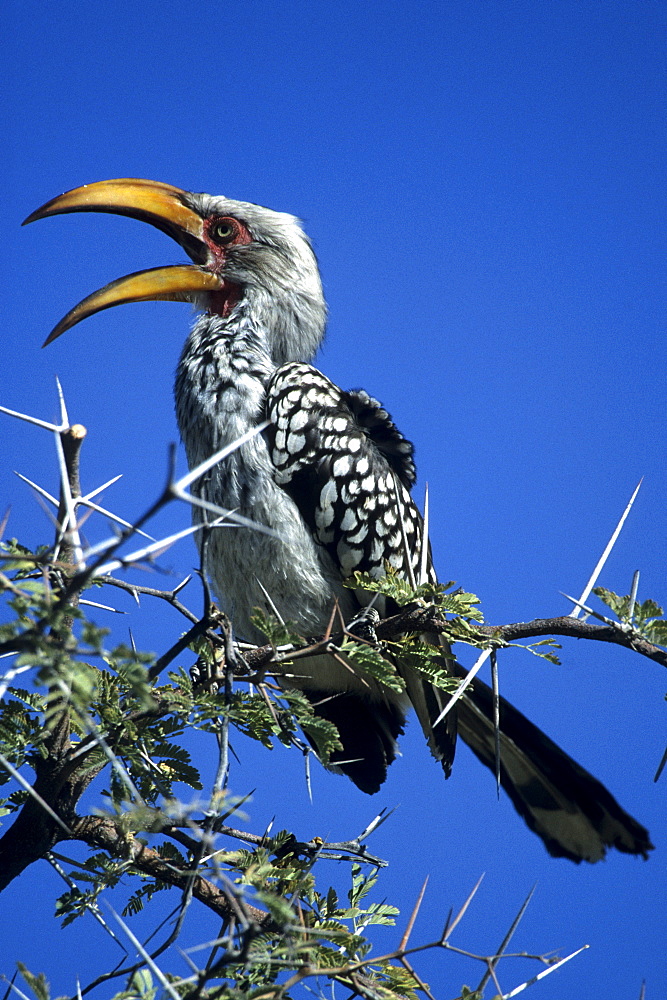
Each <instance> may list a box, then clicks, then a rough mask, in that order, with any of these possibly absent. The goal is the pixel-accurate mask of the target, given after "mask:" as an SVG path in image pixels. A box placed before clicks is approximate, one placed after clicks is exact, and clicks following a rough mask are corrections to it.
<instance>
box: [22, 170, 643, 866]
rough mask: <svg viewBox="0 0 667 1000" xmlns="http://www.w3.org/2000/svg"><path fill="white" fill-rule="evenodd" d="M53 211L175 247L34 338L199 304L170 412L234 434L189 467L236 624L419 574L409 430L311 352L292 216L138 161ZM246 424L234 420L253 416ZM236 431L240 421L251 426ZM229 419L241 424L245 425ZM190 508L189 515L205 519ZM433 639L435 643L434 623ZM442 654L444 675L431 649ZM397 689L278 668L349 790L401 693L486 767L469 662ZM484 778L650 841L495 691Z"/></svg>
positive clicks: (554, 835) (528, 809)
mask: <svg viewBox="0 0 667 1000" xmlns="http://www.w3.org/2000/svg"><path fill="white" fill-rule="evenodd" d="M70 212H109V213H113V214H118V215H125V216H129V217H131V218H133V219H136V220H139V221H143V222H147V223H149V224H151V225H153V226H155V227H157V228H158V229H160V230H161V231H162V232H164V233H166V234H167V235H168V236H169V237H171V238H172V239H173V240H175V241H176V242H177V243H178V244H179V245H180V246H181V248H182V249H183V250H184V251H185V253H186V254H187V255H188V256H189V258H190V260H191V262H192V263H190V264H178V265H171V266H168V267H157V268H152V269H149V270H146V271H139V272H136V273H134V274H130V275H127V276H126V277H124V278H120V279H118V280H117V281H113V282H111V283H110V284H109V285H107V286H105V287H104V288H103V289H100V290H99V291H96V292H94V293H93V294H91V295H89V296H88V297H87V298H85V299H84V300H83V301H82V302H80V303H79V304H78V305H77V306H75V307H74V308H73V309H72V310H71V311H70V312H69V313H68V314H67V315H66V316H65V317H64V318H63V319H62V320H61V321H60V322H59V323H58V324H57V325H56V326H55V327H54V329H53V330H52V332H51V333H50V335H49V336H48V338H47V340H46V342H45V346H46V344H49V343H52V342H53V341H54V340H55V339H56V338H57V337H59V336H60V335H61V334H63V333H64V332H65V331H66V330H69V329H70V328H71V327H73V326H74V325H75V324H77V323H79V322H80V321H81V320H83V319H85V318H87V317H89V316H91V315H93V314H94V313H97V312H99V311H101V310H103V309H107V308H109V307H111V306H116V305H119V304H122V303H127V302H137V301H146V300H174V301H188V302H191V303H192V304H193V305H194V306H195V309H196V310H197V316H196V318H195V320H194V323H193V325H192V327H191V329H190V332H189V334H188V336H187V339H186V341H185V345H184V347H183V350H182V353H181V356H180V360H179V362H178V367H177V371H176V380H175V406H176V416H177V421H178V426H179V430H180V434H181V438H182V440H183V443H184V446H185V451H186V453H187V459H188V463H189V465H190V467H191V468H194V467H196V466H197V465H198V464H199V463H201V462H203V461H204V460H205V459H207V458H209V457H210V456H212V455H213V454H215V453H217V452H218V451H219V450H220V449H222V448H224V447H225V446H227V445H230V446H231V445H233V444H234V443H235V442H238V441H239V440H240V439H243V441H244V443H242V444H241V445H240V446H238V447H237V448H236V449H235V450H233V451H231V453H230V454H228V455H227V457H226V458H224V459H223V460H222V461H220V462H219V463H218V464H216V465H215V466H214V467H213V468H212V469H210V471H209V472H208V473H207V474H206V475H204V476H202V477H200V479H199V480H198V481H196V482H195V484H193V487H192V489H193V492H194V493H195V494H196V495H197V496H198V497H199V498H200V499H201V500H202V501H204V502H208V503H210V504H213V505H215V506H216V507H217V508H224V509H225V510H230V511H235V512H236V515H237V517H239V518H241V519H242V521H241V523H239V524H237V525H236V526H235V527H234V529H233V530H230V529H228V528H227V529H221V530H212V531H211V532H210V534H209V538H208V541H207V548H206V569H207V572H208V574H209V576H210V578H211V580H212V583H213V587H214V590H215V592H216V596H217V598H218V600H219V602H220V604H221V607H222V609H223V610H224V611H225V612H226V613H227V614H228V616H229V618H230V620H231V622H232V624H233V628H234V631H235V635H236V636H238V637H242V638H243V639H245V640H248V641H250V642H255V643H262V642H263V641H265V637H264V636H263V634H262V633H261V631H260V630H259V629H258V627H257V625H256V623H255V622H254V621H253V609H255V608H260V609H264V611H266V612H269V613H271V614H276V615H278V616H280V617H281V618H283V619H284V620H285V621H289V622H292V623H294V625H295V626H296V627H297V628H298V629H299V631H300V633H301V634H303V635H305V636H318V635H319V636H321V635H323V634H326V631H327V628H328V627H329V625H330V622H331V621H332V614H333V612H334V609H336V613H337V614H338V615H339V616H341V618H342V619H343V621H344V622H346V623H350V622H354V621H356V620H357V619H358V618H359V616H360V614H361V615H362V616H363V614H364V608H365V607H366V606H367V605H368V604H369V601H370V595H369V594H368V593H367V592H366V591H364V590H363V589H359V588H357V589H353V588H351V587H350V586H349V585H346V584H348V583H349V579H350V577H351V576H352V575H353V574H354V573H356V572H359V573H365V574H368V575H369V576H370V577H375V578H378V577H382V576H383V575H384V574H385V573H386V572H387V567H390V568H391V570H392V571H393V572H394V573H395V574H397V575H398V576H400V577H403V578H405V579H415V578H419V579H423V578H424V576H425V577H426V578H427V579H428V580H430V581H431V582H434V581H435V579H436V576H435V570H434V568H433V562H432V559H431V555H430V549H429V548H428V540H427V538H426V537H425V531H424V522H423V519H422V516H421V514H420V512H419V510H418V508H417V506H416V504H415V502H414V500H413V498H412V495H411V490H412V487H413V485H414V483H415V478H416V472H415V463H414V450H413V446H412V444H411V443H410V442H409V441H408V440H407V439H406V438H405V437H404V436H403V435H402V434H401V432H400V431H399V430H398V428H397V427H396V426H395V424H394V422H393V420H392V418H391V416H390V415H389V413H388V412H387V410H386V409H385V408H384V407H383V406H382V405H381V403H380V402H378V400H376V399H375V398H374V397H372V396H370V395H369V394H368V393H367V392H365V391H363V390H353V391H344V390H342V389H340V388H339V387H338V386H336V385H335V384H334V383H333V382H331V381H330V380H329V379H328V378H327V377H326V376H325V375H324V374H323V373H321V372H320V371H319V370H318V369H317V368H315V367H314V366H313V364H312V361H313V359H314V356H315V354H316V352H317V350H318V348H319V347H320V345H321V344H322V341H323V337H324V333H325V326H326V320H327V307H326V303H325V300H324V295H323V290H322V282H321V278H320V272H319V266H318V262H317V259H316V255H315V253H314V251H313V247H312V244H311V242H310V240H309V238H308V236H307V235H306V233H305V232H304V229H303V227H302V225H301V223H300V222H299V220H298V219H297V218H295V217H294V216H292V215H290V214H287V213H284V212H277V211H273V210H272V209H269V208H265V207H263V206H261V205H256V204H254V203H251V202H244V201H237V200H233V199H230V198H227V197H223V196H215V195H209V194H202V193H194V192H189V191H186V190H183V189H181V188H179V187H176V186H173V185H170V184H164V183H160V182H156V181H149V180H142V179H137V178H121V179H117V180H106V181H98V182H95V183H92V184H87V185H83V186H82V187H78V188H74V189H73V190H71V191H68V192H66V193H65V194H62V195H59V196H57V197H55V198H53V199H52V200H50V201H48V202H46V203H45V204H44V205H43V206H42V207H41V208H39V209H37V210H36V211H35V212H33V213H32V214H31V215H29V216H28V218H27V219H26V220H25V222H26V223H29V222H33V221H35V220H37V219H43V218H46V217H49V216H54V215H58V214H63V213H70ZM253 431H254V432H255V433H252V432H253ZM248 432H251V433H250V434H249V433H248ZM244 435H246V438H244ZM206 516H207V515H206V513H205V512H204V511H203V509H202V508H200V507H196V508H195V509H194V517H195V519H200V520H204V519H205V518H206ZM431 641H434V640H433V639H432V640H431ZM442 652H443V655H444V656H445V657H446V659H445V660H444V662H445V663H447V664H449V669H450V670H451V672H452V673H454V674H459V675H460V674H462V672H463V671H462V668H461V667H459V666H458V665H457V664H456V663H455V662H454V661H453V659H451V658H449V657H448V650H447V649H446V648H443V650H442ZM402 678H403V682H404V686H405V691H404V692H397V691H395V690H394V689H393V688H389V687H387V686H385V685H382V684H381V683H379V682H377V681H374V680H373V679H371V678H368V677H364V676H361V675H360V673H359V671H358V670H355V669H353V668H351V667H350V665H349V664H346V663H345V662H344V659H343V658H341V657H334V656H330V655H319V656H313V657H310V658H304V659H303V660H301V661H299V670H298V674H297V673H296V672H295V673H294V674H292V675H291V677H290V678H289V679H286V678H283V679H282V683H283V684H288V685H289V686H293V687H297V688H299V689H301V690H302V691H303V693H304V694H305V695H306V697H307V698H308V699H309V701H310V703H311V704H312V706H313V709H314V711H315V713H316V714H317V715H319V716H321V717H322V718H325V719H328V720H329V721H331V722H333V723H334V725H335V726H336V728H337V730H338V734H339V741H340V747H341V749H340V750H338V751H336V752H335V753H334V754H333V755H332V756H331V758H330V760H329V766H330V767H331V768H332V769H334V770H338V771H340V772H342V773H344V774H346V775H347V776H348V777H349V778H350V779H351V780H352V781H353V782H354V783H355V785H357V787H358V788H360V789H361V790H362V791H364V792H367V793H369V794H372V793H375V792H377V791H378V790H379V788H380V786H381V785H382V783H383V782H384V780H385V778H386V775H387V768H388V767H389V765H390V764H391V763H392V761H393V760H394V758H395V756H396V752H397V740H398V738H399V737H400V736H401V735H402V733H403V731H404V726H405V723H406V717H407V713H408V711H409V709H410V707H411V706H412V707H414V709H415V710H416V713H417V717H418V719H419V722H420V724H421V726H422V729H423V731H424V734H425V736H426V739H427V742H428V745H429V748H430V750H431V753H432V754H433V756H434V757H435V758H436V760H438V761H439V762H440V764H441V765H442V768H443V771H444V774H445V777H448V776H449V774H450V772H451V768H452V761H453V756H454V748H455V743H456V735H457V733H458V735H459V736H460V737H461V738H462V740H463V741H464V742H465V743H466V744H467V745H468V746H469V747H470V749H471V750H472V751H473V753H474V754H475V755H476V756H477V757H478V759H479V760H480V761H481V762H482V763H483V764H484V765H485V766H486V767H487V768H489V769H491V770H492V771H493V772H494V773H495V769H496V731H495V724H494V721H493V719H494V713H493V699H492V694H491V690H490V689H489V687H488V686H487V685H486V684H485V683H483V682H482V681H480V680H479V679H476V680H475V682H474V684H473V685H472V687H471V688H468V690H467V691H466V693H465V694H464V695H463V696H462V697H461V698H460V699H459V701H458V702H457V704H456V706H455V708H454V710H453V711H452V712H450V713H449V715H448V716H447V717H446V718H444V719H442V718H441V715H442V710H443V707H444V706H445V705H446V703H447V701H448V698H449V695H448V694H447V693H446V692H444V691H443V690H441V689H440V688H438V687H436V686H434V685H432V684H430V683H429V682H428V680H427V679H426V678H425V676H423V675H422V674H421V673H419V672H417V671H416V670H414V669H410V668H407V667H404V668H403V669H402ZM499 743H500V781H501V784H502V787H503V788H504V790H505V792H506V793H507V794H508V796H509V798H510V800H511V801H512V803H513V805H514V807H515V808H516V810H517V812H518V813H519V815H520V816H521V817H522V818H523V819H524V821H525V822H526V824H527V825H528V827H529V828H530V829H531V830H533V831H534V832H535V833H536V834H537V835H538V836H539V837H540V838H541V840H542V841H543V843H544V845H545V847H546V849H547V851H548V852H549V854H551V855H552V856H554V857H562V858H567V859H569V860H571V861H574V862H576V863H579V862H581V861H587V862H596V861H599V860H601V859H602V858H603V857H605V855H606V853H607V850H608V849H609V848H615V849H617V850H619V851H621V852H625V853H629V854H634V855H641V856H642V857H643V858H645V859H646V858H647V857H648V852H649V851H650V850H651V849H652V847H653V845H652V844H651V841H650V836H649V833H648V831H647V830H646V829H645V828H644V827H643V826H642V825H641V824H640V823H639V822H638V821H637V820H635V819H634V818H633V817H632V816H630V815H629V813H627V812H626V811H625V810H624V809H623V808H622V807H621V805H619V803H618V802H617V801H616V799H615V798H614V797H613V795H612V794H611V793H610V792H609V791H608V790H607V789H606V788H605V786H604V785H603V784H602V783H601V782H599V781H598V780H597V779H596V778H595V777H593V776H592V775H591V774H589V773H588V772H587V771H586V770H585V769H584V768H583V767H581V766H580V765H579V764H578V763H577V762H576V761H574V760H573V759H572V758H571V757H569V756H568V755H567V754H566V753H565V751H563V750H562V749H561V748H560V747H559V746H558V745H557V744H556V743H554V742H553V741H552V740H551V739H550V738H549V737H548V736H546V734H544V733H543V732H542V731H541V730H540V729H539V728H538V727H537V726H535V725H534V724H533V723H532V722H531V721H530V720H529V719H527V718H526V717H525V716H524V715H523V714H522V713H521V712H519V711H518V709H516V708H515V707H514V706H512V705H511V704H510V703H509V702H508V701H507V700H506V699H504V698H501V699H500V734H499Z"/></svg>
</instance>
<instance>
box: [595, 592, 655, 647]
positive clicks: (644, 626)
mask: <svg viewBox="0 0 667 1000" xmlns="http://www.w3.org/2000/svg"><path fill="white" fill-rule="evenodd" d="M593 593H594V594H596V595H597V597H599V598H600V600H601V601H602V602H603V603H604V604H606V605H607V607H608V608H611V610H612V611H613V612H614V614H615V615H616V616H617V618H618V620H619V621H620V622H621V624H622V625H623V626H624V627H625V629H626V630H627V631H633V632H635V633H636V634H637V635H639V636H641V637H642V638H643V639H648V641H649V642H653V643H655V644H656V646H667V621H666V620H665V619H664V618H663V617H662V615H663V613H664V612H663V609H662V608H661V607H660V605H659V604H656V603H655V601H652V600H650V599H649V600H646V601H643V602H642V603H640V602H639V601H633V600H632V598H631V595H630V594H626V595H625V597H619V595H618V594H615V593H614V592H613V591H612V590H607V589H606V588H605V587H596V588H595V590H594V591H593Z"/></svg>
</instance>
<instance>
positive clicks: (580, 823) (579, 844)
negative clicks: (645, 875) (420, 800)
mask: <svg viewBox="0 0 667 1000" xmlns="http://www.w3.org/2000/svg"><path fill="white" fill-rule="evenodd" d="M429 638H430V637H429ZM450 669H451V670H452V672H453V673H454V674H455V676H457V677H465V675H466V671H465V670H464V669H463V667H461V666H460V665H459V664H458V663H452V664H451V665H450ZM411 673H412V672H411ZM406 685H407V688H408V694H409V696H410V699H411V701H412V703H413V705H414V706H415V709H416V710H417V715H418V718H419V721H420V722H421V725H422V728H423V729H424V733H425V735H426V737H427V739H428V742H429V746H430V747H431V750H432V752H433V754H434V756H435V757H436V758H437V759H438V760H440V762H441V763H442V767H443V770H444V772H445V776H446V777H448V776H449V773H450V771H451V765H452V758H453V743H452V736H451V733H452V726H451V725H450V727H449V729H447V730H443V724H444V722H446V721H447V720H448V719H449V718H450V716H454V715H455V716H456V726H457V728H458V733H459V735H460V737H461V739H462V740H463V741H464V742H465V743H467V744H468V746H469V747H470V749H471V750H472V752H473V753H474V754H475V756H476V757H477V758H478V759H479V760H480V761H481V762H482V764H484V765H485V766H486V767H488V768H489V769H490V770H491V771H492V772H493V773H494V774H495V773H496V737H495V726H494V722H493V700H492V692H491V689H490V688H489V686H488V685H487V684H484V682H483V681H481V680H479V679H478V678H476V679H475V680H474V681H473V684H472V687H471V688H468V690H467V691H466V693H465V694H464V695H463V696H462V697H461V698H460V699H459V701H458V703H457V705H456V706H455V707H454V709H453V710H452V712H450V713H449V715H448V716H447V717H446V718H445V720H443V721H441V722H440V723H439V724H438V726H435V727H434V726H433V724H432V721H431V720H433V721H435V720H437V718H438V716H439V714H440V712H441V711H442V708H441V704H442V703H443V702H446V699H447V695H446V694H445V693H444V692H442V691H439V692H438V691H436V689H435V688H433V687H432V685H430V684H429V683H428V682H427V681H425V680H424V679H423V678H421V677H417V676H416V675H415V674H413V676H412V678H411V679H410V680H409V679H408V678H407V677H406ZM420 688H421V689H423V690H422V691H421V692H420V690H419V689H420ZM443 734H444V738H443ZM500 782H501V784H502V787H503V788H504V789H505V791H506V792H507V794H508V795H509V797H510V799H511V800H512V803H513V805H514V808H515V809H516V811H517V812H518V813H519V815H520V816H521V817H522V818H523V819H524V820H525V822H526V823H527V825H528V826H529V827H530V829H531V830H533V831H534V832H535V833H536V834H537V835H538V837H540V838H541V840H542V841H543V843H544V845H545V847H546V849H547V850H548V852H549V854H551V855H553V856H554V857H558V858H569V859H570V860H571V861H576V862H580V861H590V862H594V861H599V860H601V859H602V858H603V857H604V856H605V854H606V852H607V849H608V848H610V847H615V848H616V849H617V850H619V851H624V852H626V853H628V854H641V855H642V857H644V858H647V857H648V852H649V851H650V850H652V848H653V845H652V843H651V839H650V836H649V833H648V831H647V830H646V829H645V828H644V827H643V826H642V825H641V824H640V823H638V822H637V820H635V819H633V817H632V816H630V814H629V813H627V812H626V811H625V809H623V808H622V807H621V806H620V805H619V804H618V802H617V801H616V799H615V798H614V797H613V795H612V794H611V793H610V792H609V791H608V790H607V789H606V788H605V787H604V785H603V784H602V783H601V782H599V781H598V780H597V778H594V777H593V775H592V774H589V773H588V771H586V770H584V768H583V767H581V765H580V764H577V762H576V761H575V760H573V759H572V758H571V757H570V756H568V754H566V753H565V751H564V750H561V748H560V747H559V746H558V745H557V744H556V743H554V741H553V740H551V739H550V738H549V737H548V736H547V735H546V734H545V733H543V732H542V730H541V729H538V727H537V726H536V725H534V724H533V723H532V722H530V720H529V719H527V718H526V716H525V715H522V713H521V712H519V711H518V710H517V709H516V708H515V707H514V706H513V705H512V704H511V703H510V702H509V701H507V700H506V699H505V698H502V697H501V698H500Z"/></svg>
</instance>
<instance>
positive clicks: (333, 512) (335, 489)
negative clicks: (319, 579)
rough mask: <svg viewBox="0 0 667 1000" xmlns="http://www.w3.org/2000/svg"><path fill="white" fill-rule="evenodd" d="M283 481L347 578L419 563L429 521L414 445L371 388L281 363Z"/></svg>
mask: <svg viewBox="0 0 667 1000" xmlns="http://www.w3.org/2000/svg"><path fill="white" fill-rule="evenodd" d="M266 416H267V419H268V420H269V421H270V426H269V428H268V429H267V431H266V436H267V440H268V443H269V452H270V456H271V461H272V464H273V467H274V469H275V472H274V475H275V479H276V482H277V483H279V485H281V486H282V487H283V488H284V489H285V490H286V492H287V493H289V495H290V496H291V497H292V499H293V500H294V502H295V503H296V505H297V506H298V508H299V510H300V512H301V514H302V516H303V518H304V520H305V521H306V522H307V523H308V525H309V526H310V528H311V531H312V532H313V534H314V535H315V537H316V538H317V539H318V541H319V542H320V543H321V544H322V545H323V546H325V548H326V549H327V550H328V551H329V552H330V554H331V555H332V557H333V558H334V560H335V562H336V563H337V565H339V566H340V569H341V572H342V574H343V576H344V577H347V576H349V575H350V574H351V573H353V572H355V571H359V572H363V573H369V574H371V575H372V576H376V577H377V576H382V575H383V573H384V572H385V564H386V563H389V565H390V566H392V567H393V568H394V569H395V570H396V571H397V572H398V573H400V574H402V575H404V576H406V577H410V575H411V574H412V573H416V572H417V571H418V566H419V557H420V552H421V544H422V527H423V526H422V519H421V516H420V514H419V511H418V510H417V508H416V506H415V504H414V502H413V501H412V498H411V497H410V493H409V487H410V486H411V485H412V483H413V482H414V478H415V474H414V463H413V460H412V446H411V444H410V443H409V442H408V441H406V440H405V438H403V436H402V435H401V434H400V432H399V431H398V430H397V429H396V427H395V426H394V424H393V422H392V421H391V418H390V417H389V414H388V413H387V412H386V411H385V410H383V409H382V407H381V406H380V404H379V403H378V402H377V400H374V399H372V398H371V397H370V396H368V395H367V394H366V393H361V392H353V393H346V392H342V391H341V390H340V389H339V388H338V387H337V386H335V385H334V384H333V383H332V382H330V381H329V379H328V378H326V377H325V376H324V375H322V374H321V373H320V372H319V371H317V370H316V369H315V368H313V367H311V366H310V365H306V364H300V363H293V364H288V365H283V366H282V367H281V368H279V369H278V370H277V372H276V373H275V374H274V375H273V377H272V378H271V380H270V382H269V384H268V386H267V393H266Z"/></svg>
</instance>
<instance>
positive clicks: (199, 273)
mask: <svg viewBox="0 0 667 1000" xmlns="http://www.w3.org/2000/svg"><path fill="white" fill-rule="evenodd" d="M186 197H187V192H185V191H182V190H181V189H180V188H177V187H173V186H172V185H171V184H161V183H160V182H158V181H146V180H139V179H137V178H121V179H120V180H110V181H99V182H98V183H96V184H85V185H84V186H83V187H79V188H74V190H72V191H67V192H66V193H65V194H61V195H59V196H58V197H57V198H53V199H52V200H51V201H47V203H46V204H45V205H42V207H41V208H38V209H37V211H35V212H32V214H31V215H29V216H28V218H27V219H26V220H25V221H24V223H23V225H26V224H27V223H28V222H34V221H35V220H36V219H45V218H46V217H47V216H50V215H60V214H63V213H66V212H111V213H113V214H115V215H129V216H130V217H131V218H133V219H139V220H140V221H141V222H149V223H150V224H151V225H153V226H156V227H157V228H158V229H161V230H162V232H164V233H166V234H167V235H168V236H171V237H172V239H174V240H176V242H177V243H179V244H180V245H181V246H182V247H183V249H184V250H185V251H186V253H187V254H188V255H189V256H190V258H191V259H192V260H193V261H194V262H195V265H205V264H206V263H207V261H208V248H207V246H206V243H205V242H204V239H203V219H202V217H201V216H200V215H199V214H198V213H197V212H195V211H194V210H193V209H192V208H190V207H189V205H188V204H187V202H186ZM221 287H222V280H221V279H220V278H218V277H216V275H214V274H213V273H211V271H209V270H206V269H205V268H204V267H202V266H191V265H184V264H179V265H176V266H175V267H159V268H153V269H151V270H148V271H138V272H137V273H136V274H130V275H127V277H125V278H119V279H118V280H117V281H113V282H111V284H109V285H106V286H105V287H104V288H101V289H100V290H99V291H97V292H93V294H92V295H89V296H88V297H87V298H85V299H84V300H83V301H82V302H80V303H79V304H78V305H77V306H75V307H74V309H72V310H71V311H70V312H69V313H68V314H67V315H66V316H65V317H63V319H61V321H60V322H59V323H58V324H57V326H56V327H54V329H53V330H52V331H51V333H50V334H49V336H48V337H47V339H46V340H45V341H44V345H43V346H46V345H47V344H50V343H51V341H53V340H55V339H56V337H59V336H60V334H61V333H64V332H65V330H69V329H70V327H72V326H74V325H75V324H76V323H79V322H80V321H81V320H82V319H85V318H86V317H87V316H91V315H92V314H93V313H96V312H100V311H101V310H102V309H109V308H110V307H111V306H116V305H120V304H121V303H124V302H145V301H148V300H153V299H168V300H175V301H192V300H194V299H196V298H197V296H199V295H201V293H202V292H211V291H217V290H219V289H220V288H221Z"/></svg>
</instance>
